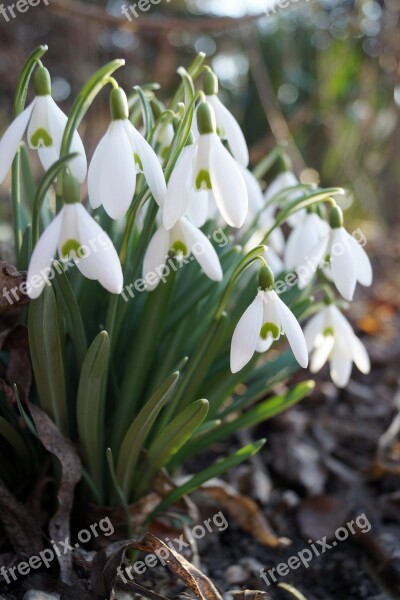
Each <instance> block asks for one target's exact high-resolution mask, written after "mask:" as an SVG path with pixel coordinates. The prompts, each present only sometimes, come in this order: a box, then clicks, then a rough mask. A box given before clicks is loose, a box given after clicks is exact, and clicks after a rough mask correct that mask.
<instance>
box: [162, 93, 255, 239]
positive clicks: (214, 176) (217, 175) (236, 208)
mask: <svg viewBox="0 0 400 600" xmlns="http://www.w3.org/2000/svg"><path fill="white" fill-rule="evenodd" d="M197 125H198V130H199V137H198V139H197V140H196V142H195V143H194V144H191V143H190V141H191V140H190V141H189V145H188V146H186V148H184V150H183V152H182V154H181V156H180V157H179V159H178V161H177V163H176V165H175V169H174V171H173V173H172V175H171V178H170V181H169V184H168V190H167V194H166V198H165V210H164V226H165V227H166V228H167V229H170V228H171V227H173V225H174V224H175V223H176V222H177V221H178V220H179V219H180V218H181V217H182V215H184V214H185V213H186V212H187V211H188V210H189V212H190V215H191V217H192V218H193V220H194V221H195V222H196V224H198V225H200V224H201V225H202V224H203V223H204V222H205V220H206V218H207V214H209V208H208V206H207V205H208V202H209V199H210V196H211V195H212V197H213V198H214V199H215V201H216V204H217V207H218V210H219V212H220V213H221V216H222V218H223V219H224V221H225V222H226V223H227V224H228V225H231V226H232V227H241V226H242V225H243V223H244V221H245V219H246V216H247V211H248V197H247V189H246V184H245V181H244V179H243V176H242V174H241V172H240V168H239V166H238V163H237V162H236V161H235V159H234V158H232V156H231V155H230V153H229V152H228V150H227V149H226V148H225V147H224V145H223V144H222V142H221V140H220V139H219V137H218V135H217V134H216V131H215V117H214V112H213V109H212V108H211V107H210V106H209V105H208V104H207V103H206V102H202V103H201V104H200V106H199V107H198V109H197ZM193 190H194V195H193V193H192V192H193Z"/></svg>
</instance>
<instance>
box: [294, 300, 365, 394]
mask: <svg viewBox="0 0 400 600" xmlns="http://www.w3.org/2000/svg"><path fill="white" fill-rule="evenodd" d="M304 336H305V339H306V342H307V348H308V352H309V353H310V371H311V372H312V373H316V372H317V371H319V370H320V369H321V368H322V367H323V366H324V364H325V363H326V362H327V361H329V365H330V375H331V378H332V381H333V383H334V384H335V385H336V386H337V387H340V388H341V387H345V386H346V385H347V384H348V382H349V379H350V375H351V370H352V366H353V362H354V364H355V365H356V367H357V368H358V369H359V370H360V371H361V372H362V373H364V374H367V373H369V371H370V368H371V364H370V360H369V356H368V353H367V351H366V349H365V346H364V344H363V343H362V342H361V341H360V340H359V339H358V337H357V336H356V335H355V333H354V331H353V329H352V327H351V325H350V323H349V322H348V321H347V319H346V318H345V317H344V316H343V315H342V313H341V312H340V311H339V309H338V308H337V307H336V306H335V305H334V304H329V305H328V306H326V307H325V308H323V309H322V310H321V311H320V312H319V313H317V314H316V315H315V316H314V317H312V319H311V320H310V321H309V322H308V323H307V325H306V326H305V328H304Z"/></svg>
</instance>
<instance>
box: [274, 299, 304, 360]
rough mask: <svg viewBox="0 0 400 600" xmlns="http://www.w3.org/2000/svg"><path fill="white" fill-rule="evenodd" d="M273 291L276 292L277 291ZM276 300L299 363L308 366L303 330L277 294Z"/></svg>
mask: <svg viewBox="0 0 400 600" xmlns="http://www.w3.org/2000/svg"><path fill="white" fill-rule="evenodd" d="M271 293H274V294H276V292H271ZM276 302H277V306H278V309H279V313H280V317H281V324H282V329H283V331H284V333H285V335H286V337H287V339H288V342H289V344H290V347H291V348H292V351H293V354H294V356H295V358H296V360H297V362H298V363H299V365H300V366H301V367H304V368H306V367H307V365H308V352H307V345H306V340H305V339H304V334H303V331H302V329H301V327H300V325H299V323H298V321H297V319H296V317H295V316H294V314H293V313H292V311H291V310H290V309H289V308H288V307H287V306H286V304H285V303H284V302H282V300H281V299H280V298H279V296H278V295H276Z"/></svg>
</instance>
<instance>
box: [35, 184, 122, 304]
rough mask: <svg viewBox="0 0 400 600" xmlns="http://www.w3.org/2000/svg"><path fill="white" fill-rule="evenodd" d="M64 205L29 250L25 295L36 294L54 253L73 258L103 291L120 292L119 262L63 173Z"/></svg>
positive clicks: (108, 239)
mask: <svg viewBox="0 0 400 600" xmlns="http://www.w3.org/2000/svg"><path fill="white" fill-rule="evenodd" d="M64 201H65V202H66V204H65V205H64V207H63V208H62V209H61V211H60V212H59V213H58V215H57V216H56V217H55V219H54V220H53V221H52V222H51V223H50V225H49V226H48V227H47V228H46V229H45V230H44V232H43V233H42V235H41V237H40V238H39V241H38V243H37V244H36V246H35V249H34V251H33V254H32V257H31V261H30V264H29V269H28V274H27V285H28V295H29V297H30V298H32V299H34V298H37V297H38V296H40V294H41V293H42V291H43V288H44V286H45V284H46V282H47V281H48V279H47V277H48V275H49V271H50V268H51V263H52V261H53V259H54V257H55V255H56V252H57V249H58V255H59V257H60V258H61V259H62V260H71V259H72V260H73V261H74V262H75V264H76V266H77V267H78V269H79V271H80V272H81V273H82V275H84V276H85V277H87V278H88V279H94V280H97V281H98V282H99V283H100V284H101V285H102V286H103V287H104V288H105V289H106V290H108V291H109V292H111V293H113V294H120V293H121V292H122V287H123V275H122V268H121V263H120V261H119V258H118V254H117V251H116V250H115V248H114V246H113V243H112V241H111V239H110V238H109V236H108V235H107V233H106V232H105V231H104V230H103V229H102V228H101V227H100V225H98V224H97V223H96V221H95V220H94V219H93V218H92V217H91V216H90V215H89V213H88V212H87V211H86V210H85V208H84V207H83V206H82V204H81V203H80V194H79V184H78V181H77V180H76V179H75V178H72V177H71V176H67V175H65V176H64Z"/></svg>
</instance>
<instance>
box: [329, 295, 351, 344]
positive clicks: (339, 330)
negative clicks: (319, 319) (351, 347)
mask: <svg viewBox="0 0 400 600" xmlns="http://www.w3.org/2000/svg"><path fill="white" fill-rule="evenodd" d="M326 310H327V313H328V314H329V316H328V321H329V324H330V326H331V327H332V328H333V330H334V332H335V336H336V337H337V338H338V339H340V340H341V341H342V344H343V345H344V346H347V347H348V345H347V340H348V339H350V338H352V337H353V336H354V331H353V328H352V326H351V325H350V323H349V322H348V320H347V319H346V317H345V316H344V315H343V314H342V313H341V312H340V310H339V309H338V307H337V306H335V305H334V304H330V305H329V306H328V308H327V309H326Z"/></svg>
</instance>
